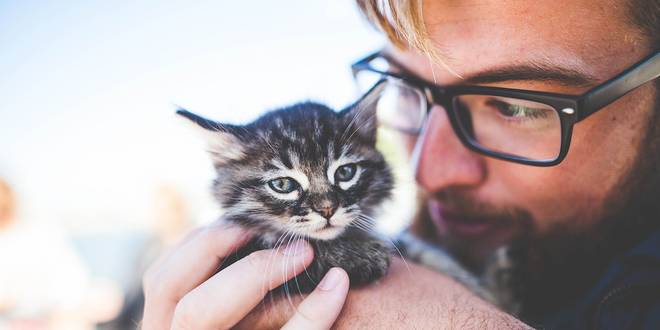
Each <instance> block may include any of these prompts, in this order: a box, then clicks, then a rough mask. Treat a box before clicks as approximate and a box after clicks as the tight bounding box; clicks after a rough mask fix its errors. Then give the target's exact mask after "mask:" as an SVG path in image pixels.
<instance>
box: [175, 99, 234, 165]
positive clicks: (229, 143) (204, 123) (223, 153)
mask: <svg viewBox="0 0 660 330" xmlns="http://www.w3.org/2000/svg"><path fill="white" fill-rule="evenodd" d="M176 114H177V115H179V116H181V117H180V118H182V119H183V120H184V121H185V122H186V123H187V124H188V125H189V126H192V127H193V128H194V129H195V130H196V131H197V132H198V133H199V134H200V135H201V136H202V137H203V138H204V140H206V143H207V148H208V149H207V150H208V152H209V153H210V154H211V158H212V159H213V162H214V164H215V165H223V164H226V163H227V162H228V161H230V160H236V159H240V158H242V157H243V156H244V155H245V154H244V147H243V143H242V141H241V140H240V139H239V137H238V136H237V134H236V131H237V127H236V126H232V125H225V124H221V123H218V122H216V121H213V120H209V119H206V118H204V117H202V116H198V115H196V114H194V113H192V112H189V111H187V110H185V109H179V110H177V111H176Z"/></svg>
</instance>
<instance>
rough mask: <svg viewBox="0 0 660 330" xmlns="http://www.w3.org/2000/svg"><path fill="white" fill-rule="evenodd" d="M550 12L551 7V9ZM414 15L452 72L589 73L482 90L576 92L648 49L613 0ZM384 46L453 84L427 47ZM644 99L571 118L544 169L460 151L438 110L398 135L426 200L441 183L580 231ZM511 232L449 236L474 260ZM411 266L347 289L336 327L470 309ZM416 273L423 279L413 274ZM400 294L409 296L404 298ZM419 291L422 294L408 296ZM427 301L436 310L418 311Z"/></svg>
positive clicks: (648, 105)
mask: <svg viewBox="0 0 660 330" xmlns="http://www.w3.org/2000/svg"><path fill="white" fill-rule="evenodd" d="M557 8H561V15H558V14H557ZM424 20H425V22H426V26H427V28H428V29H429V33H430V37H431V39H432V40H433V41H434V43H435V45H436V46H437V47H438V49H439V51H440V53H441V56H443V58H444V59H445V63H446V64H447V65H448V66H449V67H450V68H451V69H452V70H453V71H454V72H456V73H458V74H459V75H460V76H461V77H463V78H469V77H472V76H475V75H477V74H479V73H481V72H484V71H490V70H494V69H499V68H502V67H506V66H515V65H520V64H525V63H527V62H530V61H545V62H549V63H552V64H553V65H554V66H558V67H562V68H567V69H571V70H575V71H579V72H584V73H585V74H587V75H589V76H592V78H593V80H592V81H590V82H589V83H587V84H580V85H571V84H567V83H564V82H562V81H555V80H517V81H502V82H497V83H491V84H489V85H491V86H500V87H509V88H519V89H530V90H540V91H550V92H559V93H568V94H581V93H583V92H585V91H587V90H588V89H589V88H590V87H593V86H595V85H597V84H599V83H602V82H604V81H606V80H607V79H609V78H611V77H612V76H614V75H616V74H617V73H619V72H620V71H622V70H623V69H625V68H627V67H628V66H630V65H632V64H633V63H635V62H636V61H638V60H640V59H641V58H642V57H644V56H646V55H647V54H648V53H649V52H650V49H649V47H648V46H647V45H646V44H645V42H644V41H643V40H642V39H641V34H640V33H639V32H638V31H637V30H635V29H634V27H632V26H630V25H629V23H627V21H626V19H625V17H624V5H623V4H622V3H621V2H618V4H617V2H611V1H591V0H589V1H586V0H585V1H507V2H504V1H498V0H493V1H484V0H479V1H465V0H464V1H439V0H436V1H425V2H424ZM390 54H392V55H393V56H394V57H395V59H396V60H397V61H398V62H399V63H401V64H403V65H404V66H405V67H406V68H407V69H409V70H410V71H412V73H414V74H416V75H418V76H420V77H422V78H425V79H426V80H427V81H435V82H436V83H437V84H439V85H445V84H460V83H465V82H464V81H463V80H462V78H460V77H457V76H456V75H454V74H452V73H451V72H449V71H447V70H446V69H444V67H443V66H442V65H431V61H430V60H429V56H427V55H424V54H419V53H417V52H415V51H411V50H397V49H394V48H392V49H391V51H390ZM653 102H654V89H653V86H652V85H651V84H647V85H646V86H642V87H640V88H638V89H636V90H634V91H633V92H631V93H630V94H628V95H626V96H624V97H623V98H621V99H619V100H618V101H616V102H614V103H612V104H610V105H609V106H607V107H606V108H604V109H602V110H601V111H599V112H598V113H596V114H593V115H592V116H590V117H589V118H587V119H586V120H584V121H582V122H580V123H578V124H576V125H575V126H574V130H573V138H572V142H571V148H570V151H569V153H568V155H567V157H566V159H565V160H564V161H563V162H562V163H561V164H560V165H558V166H554V167H532V166H525V165H520V164H515V163H511V162H506V161H501V160H497V159H493V158H489V157H485V156H482V155H479V154H476V153H474V152H472V151H470V150H468V149H467V148H466V147H464V146H463V145H462V144H461V142H460V141H459V140H458V138H457V137H456V136H455V134H454V132H453V130H452V129H451V127H450V124H449V122H448V120H447V116H446V114H445V112H444V111H442V109H441V108H439V107H436V108H435V109H434V110H433V111H432V112H431V117H430V118H429V120H428V122H427V125H426V127H425V129H424V134H423V135H422V136H421V137H420V138H419V141H406V142H407V143H408V144H409V148H410V149H411V150H412V148H413V144H414V143H415V142H418V143H419V144H418V146H417V147H418V148H419V150H418V151H419V157H418V159H416V178H417V181H418V183H419V184H420V185H421V187H422V188H424V189H425V190H426V191H428V192H429V193H430V195H431V196H433V193H435V192H439V191H446V190H452V191H454V192H456V191H458V192H460V193H461V194H462V195H463V196H469V198H470V199H471V200H473V201H476V202H478V203H483V204H486V205H491V206H493V207H495V208H518V209H524V210H526V211H527V212H529V213H530V214H531V216H532V219H533V221H534V227H535V228H536V230H538V232H539V233H542V232H543V231H545V230H547V229H548V228H551V227H552V226H554V225H556V224H558V223H561V224H569V226H572V227H575V228H578V227H581V228H585V227H589V226H591V225H593V224H594V223H595V222H597V220H598V219H599V217H600V216H602V214H603V212H604V208H605V206H604V205H603V204H604V202H605V200H606V198H607V197H608V196H609V195H610V194H612V189H616V187H617V184H618V183H619V182H620V181H621V180H622V179H623V178H624V177H625V176H626V175H627V174H628V171H629V170H630V169H631V167H632V165H633V163H634V162H635V161H636V158H637V156H638V150H639V145H640V141H641V140H642V138H643V136H644V133H645V130H646V127H647V124H646V123H647V121H648V119H649V118H650V117H651V114H652V110H653V109H652V105H653ZM486 220H487V219H486ZM433 221H434V223H435V228H436V229H437V230H436V231H435V232H433V233H430V234H429V233H420V234H422V235H423V236H425V237H430V238H431V239H434V238H442V237H443V236H457V235H458V233H455V232H451V231H448V230H447V229H446V228H442V227H443V226H442V222H443V220H442V219H438V218H437V217H436V218H435V219H433ZM421 228H428V227H421ZM516 230H520V228H516V227H514V228H511V229H507V228H503V229H500V228H497V229H496V230H494V231H488V232H485V233H483V234H481V235H465V236H463V237H460V238H461V239H462V240H464V241H465V242H466V243H465V244H466V245H469V246H470V248H471V249H472V250H471V252H472V253H473V254H474V256H473V257H474V258H475V259H479V258H482V257H484V256H485V255H486V254H487V253H489V252H490V251H492V249H493V248H494V247H496V246H499V245H502V244H504V243H506V242H507V241H508V240H510V239H512V238H513V237H514V236H515V235H516V234H518V233H517V232H515V231H516ZM413 270H414V272H415V280H408V279H401V278H400V277H398V275H397V272H396V271H393V272H392V273H390V274H389V275H388V276H387V277H386V278H385V280H384V281H383V282H382V283H380V284H378V285H374V286H372V287H369V288H367V289H361V290H351V292H350V293H349V296H348V299H347V302H346V306H345V307H344V311H343V312H342V314H341V315H340V318H339V320H338V322H337V325H338V326H339V327H341V325H355V324H360V323H359V322H361V321H360V320H361V318H364V316H365V315H369V317H368V318H369V320H370V323H369V325H370V327H375V328H377V327H378V326H379V325H382V326H385V327H387V326H389V325H391V324H393V323H391V322H392V321H393V320H392V319H391V317H393V315H395V316H397V317H398V318H402V319H405V320H406V321H407V322H408V323H407V324H409V325H411V326H419V325H420V324H425V325H427V326H431V325H432V326H433V327H437V326H438V325H442V324H444V325H447V324H446V323H442V322H443V318H442V317H439V316H437V315H438V313H439V312H438V311H441V312H446V311H448V310H449V311H452V313H451V314H452V315H453V316H452V317H451V318H450V319H456V317H459V318H460V317H461V316H465V314H464V313H465V311H466V309H465V308H469V307H470V306H474V300H471V299H466V300H462V299H457V300H452V301H448V300H447V299H446V297H447V296H448V295H449V296H453V295H454V294H456V296H457V297H463V296H462V295H461V292H460V291H453V289H448V290H446V291H444V292H443V293H440V292H442V291H441V290H438V291H435V290H434V289H433V285H432V283H442V284H441V285H440V286H443V285H444V283H446V282H447V281H448V280H447V279H446V278H444V277H443V276H441V275H438V274H435V273H422V272H420V273H419V276H418V273H417V272H418V268H416V267H415V268H413ZM422 274H423V275H422ZM426 276H428V279H422V277H426ZM392 277H393V278H392ZM398 280H400V281H398ZM421 282H426V283H427V284H421ZM394 287H396V288H397V289H398V290H399V291H395V292H397V293H393V294H394V295H395V297H396V298H400V300H397V301H398V302H397V304H395V306H391V307H392V308H391V309H390V308H387V306H383V302H382V300H383V299H384V298H383V297H387V296H388V291H389V290H390V288H394ZM448 287H451V286H448ZM424 288H427V289H428V291H426V290H424ZM452 288H453V287H452ZM389 292H392V291H389ZM401 292H407V294H408V293H409V292H414V293H411V294H412V295H414V297H409V296H407V294H406V295H402V294H401ZM368 297H370V298H368ZM408 298H410V299H408ZM425 299H429V300H428V302H425V303H419V302H420V301H424V300H425ZM433 299H436V300H435V302H433V301H434V300H433ZM456 301H458V302H456ZM409 304H412V305H409ZM429 304H430V305H433V307H434V308H436V309H437V310H435V311H434V312H430V311H429V310H428V309H427V307H428V305H429ZM407 306H415V307H419V309H415V308H410V309H407V308H406V307H407ZM484 311H485V312H484V313H479V314H480V315H478V316H476V317H475V319H479V320H491V321H493V322H497V320H498V318H497V317H496V315H498V314H497V311H496V310H495V309H494V308H491V309H485V310H484ZM489 312H490V313H491V314H489ZM440 314H441V313H440ZM469 314H470V313H469V312H468V315H469ZM381 320H382V321H383V322H382V323H380V321H381ZM425 322H429V323H425ZM433 322H435V323H433ZM394 324H396V323H394ZM500 325H501V326H502V325H504V324H500ZM509 325H511V324H509ZM419 327H420V328H424V327H423V326H419ZM477 328H478V327H477Z"/></svg>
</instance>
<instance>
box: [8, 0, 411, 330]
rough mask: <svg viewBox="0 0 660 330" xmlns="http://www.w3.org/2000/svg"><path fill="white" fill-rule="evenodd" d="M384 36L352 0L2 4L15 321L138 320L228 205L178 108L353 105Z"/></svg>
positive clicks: (233, 118) (390, 215) (228, 116)
mask: <svg viewBox="0 0 660 330" xmlns="http://www.w3.org/2000/svg"><path fill="white" fill-rule="evenodd" d="M382 44H383V39H382V37H381V36H380V35H379V34H377V33H376V32H375V31H374V30H373V29H372V28H371V27H370V26H369V25H368V24H367V23H366V21H364V20H363V19H362V17H361V16H360V15H359V14H358V11H357V9H356V8H355V5H354V3H353V1H351V0H340V1H319V0H315V1H310V0H283V1H267V0H261V1H210V0H209V1H164V0H158V1H155V0H145V1H124V0H118V1H82V0H71V1H66V2H57V1H31V0H24V1H0V329H93V328H132V327H135V321H137V320H139V317H140V316H139V313H138V314H136V310H138V309H139V306H138V307H136V306H137V305H132V304H136V303H135V302H136V301H137V302H139V292H140V288H139V282H140V278H141V275H142V272H143V271H144V268H145V267H146V266H147V265H148V264H149V262H150V261H151V260H153V258H154V257H155V256H156V255H158V254H159V252H160V250H161V249H162V248H163V247H165V246H167V245H169V244H172V242H175V241H176V240H177V239H178V238H179V237H180V236H181V235H182V234H184V233H185V232H186V231H188V230H189V229H190V228H191V227H194V226H198V225H201V224H204V223H207V222H210V221H213V220H215V219H216V218H218V216H219V214H220V212H221V210H219V209H218V208H217V207H216V206H215V204H214V202H213V201H212V200H211V198H210V194H209V187H210V182H211V179H212V178H213V171H212V167H211V164H210V161H209V159H208V157H207V155H206V154H205V152H204V151H203V150H204V149H203V144H202V143H201V141H199V140H198V138H197V137H196V136H195V134H194V133H193V132H190V131H189V130H188V129H187V128H186V126H185V125H181V123H180V122H179V121H178V120H177V119H176V118H175V116H174V110H175V109H176V106H177V105H178V106H182V107H185V108H187V109H189V110H191V111H194V112H197V113H200V114H203V115H206V116H208V117H211V118H214V119H216V120H219V121H224V122H232V123H242V122H247V121H250V120H252V119H254V118H256V117H257V116H259V115H260V114H261V113H263V112H264V111H267V110H269V109H274V108H277V107H279V106H283V105H287V104H291V103H294V102H296V101H300V100H306V99H313V100H317V101H321V102H324V103H327V104H328V105H330V106H332V107H335V108H341V107H343V106H345V105H346V104H348V103H350V102H351V101H352V100H354V98H356V97H357V96H358V94H357V92H356V88H355V86H354V83H353V81H352V78H351V75H350V70H349V65H350V64H351V63H352V62H353V61H355V60H356V59H358V58H360V57H361V56H364V55H365V54H367V53H368V52H370V51H372V50H375V49H377V48H378V47H380V46H381V45H382ZM385 134H386V133H385ZM385 140H386V139H385ZM379 143H380V144H381V146H382V147H383V149H384V150H385V151H386V152H387V153H388V157H391V158H400V156H401V155H400V150H398V147H397V146H396V144H392V143H388V142H379ZM401 182H404V181H401ZM398 187H399V188H400V191H401V192H400V193H398V195H397V200H398V201H399V202H396V201H395V202H393V203H398V204H397V205H398V207H397V208H393V209H392V210H388V211H387V212H386V218H387V219H388V220H383V222H382V224H383V226H382V229H383V230H385V231H388V232H393V231H396V230H397V228H399V227H400V226H401V223H402V221H403V220H402V219H407V218H408V217H409V215H410V212H411V205H412V202H410V198H409V197H410V194H409V193H406V192H404V191H405V190H406V189H405V188H406V187H407V188H410V186H409V184H408V183H405V182H404V183H400V184H399V185H398ZM402 200H405V201H402ZM118 317H119V318H118Z"/></svg>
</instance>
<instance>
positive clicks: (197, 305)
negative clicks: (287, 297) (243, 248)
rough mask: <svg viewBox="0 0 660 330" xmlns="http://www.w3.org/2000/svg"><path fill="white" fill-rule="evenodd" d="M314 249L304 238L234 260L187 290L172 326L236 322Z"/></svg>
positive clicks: (222, 325)
mask: <svg viewBox="0 0 660 330" xmlns="http://www.w3.org/2000/svg"><path fill="white" fill-rule="evenodd" d="M313 257H314V252H313V250H312V248H311V246H310V245H309V244H308V243H307V242H305V241H297V242H294V243H292V244H289V245H288V246H287V247H286V248H284V249H282V250H281V251H276V250H262V251H257V252H254V253H252V254H250V255H249V256H247V257H245V258H243V259H241V260H239V261H237V262H235V263H234V264H232V265H230V266H229V267H227V268H225V269H224V270H222V271H221V272H219V273H217V274H215V275H214V276H213V277H212V278H210V279H209V280H208V281H206V282H204V283H203V284H202V285H200V286H199V287H197V288H195V289H194V290H192V291H191V292H190V293H188V294H187V295H186V296H185V297H183V299H182V300H181V301H180V302H179V304H178V305H177V307H176V311H175V312H174V318H173V320H172V328H173V329H211V328H212V329H216V328H229V327H232V326H234V325H235V324H236V323H238V322H239V321H240V320H241V319H242V318H243V317H245V315H247V314H248V313H249V312H250V311H251V310H252V309H254V307H255V306H256V305H257V304H258V303H259V302H260V301H261V300H262V299H263V297H264V296H265V295H266V293H267V292H268V291H270V290H272V289H274V288H276V287H278V286H280V285H282V284H283V283H284V282H286V281H288V280H289V279H291V278H293V277H294V276H295V275H297V274H298V273H300V272H302V271H303V270H304V269H305V267H306V266H307V265H309V263H310V262H311V261H312V259H313Z"/></svg>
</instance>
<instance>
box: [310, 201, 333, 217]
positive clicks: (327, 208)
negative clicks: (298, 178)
mask: <svg viewBox="0 0 660 330" xmlns="http://www.w3.org/2000/svg"><path fill="white" fill-rule="evenodd" d="M312 209H313V210H314V211H316V213H318V214H320V215H321V216H323V217H324V218H326V219H328V220H330V218H332V215H334V214H335V211H337V205H336V204H330V203H327V204H322V206H321V207H317V206H316V205H312Z"/></svg>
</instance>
